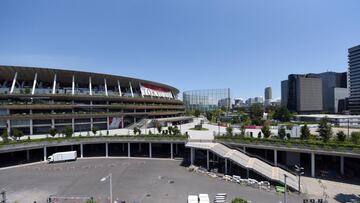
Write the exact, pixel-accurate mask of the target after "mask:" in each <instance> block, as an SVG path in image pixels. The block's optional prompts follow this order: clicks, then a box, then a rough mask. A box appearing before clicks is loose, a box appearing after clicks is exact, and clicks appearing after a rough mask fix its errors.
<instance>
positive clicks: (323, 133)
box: [317, 117, 332, 142]
mask: <svg viewBox="0 0 360 203" xmlns="http://www.w3.org/2000/svg"><path fill="white" fill-rule="evenodd" d="M317 132H318V133H319V136H320V137H321V138H322V139H323V141H324V142H327V141H328V140H329V139H330V138H331V136H332V129H331V124H329V120H328V118H327V117H324V118H321V119H320V122H319V127H318V129H317Z"/></svg>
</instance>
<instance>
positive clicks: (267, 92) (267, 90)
mask: <svg viewBox="0 0 360 203" xmlns="http://www.w3.org/2000/svg"><path fill="white" fill-rule="evenodd" d="M267 99H272V90H271V87H267V88H265V100H267Z"/></svg>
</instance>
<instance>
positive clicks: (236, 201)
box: [231, 197, 248, 203]
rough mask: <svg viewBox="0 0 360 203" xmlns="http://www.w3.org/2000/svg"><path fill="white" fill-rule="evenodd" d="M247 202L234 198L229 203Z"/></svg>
mask: <svg viewBox="0 0 360 203" xmlns="http://www.w3.org/2000/svg"><path fill="white" fill-rule="evenodd" d="M247 202H248V201H246V200H244V199H241V198H238V197H237V198H235V199H233V200H232V201H231V203H247Z"/></svg>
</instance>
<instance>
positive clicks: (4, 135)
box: [1, 128, 9, 143]
mask: <svg viewBox="0 0 360 203" xmlns="http://www.w3.org/2000/svg"><path fill="white" fill-rule="evenodd" d="M1 139H2V141H3V142H4V143H7V142H9V134H8V131H7V129H6V128H5V129H4V130H3V131H2V134H1Z"/></svg>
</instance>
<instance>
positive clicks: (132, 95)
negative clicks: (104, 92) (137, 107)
mask: <svg viewBox="0 0 360 203" xmlns="http://www.w3.org/2000/svg"><path fill="white" fill-rule="evenodd" d="M129 86H130V92H131V97H134V92H133V89H132V85H131V82H130V81H129Z"/></svg>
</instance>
